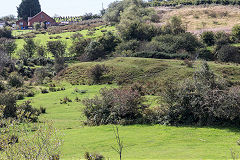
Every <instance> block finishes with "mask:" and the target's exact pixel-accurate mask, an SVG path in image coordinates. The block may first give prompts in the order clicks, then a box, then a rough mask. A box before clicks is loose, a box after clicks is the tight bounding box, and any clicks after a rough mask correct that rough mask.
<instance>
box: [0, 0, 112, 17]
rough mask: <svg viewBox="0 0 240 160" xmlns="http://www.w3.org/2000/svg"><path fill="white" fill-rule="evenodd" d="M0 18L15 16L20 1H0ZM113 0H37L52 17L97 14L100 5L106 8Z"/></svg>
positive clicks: (100, 7)
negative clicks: (55, 15)
mask: <svg viewBox="0 0 240 160" xmlns="http://www.w3.org/2000/svg"><path fill="white" fill-rule="evenodd" d="M1 1H3V2H1V8H0V17H2V16H6V15H9V14H13V15H16V16H17V6H19V4H20V3H21V1H22V0H1ZM114 1H115V0H39V2H40V4H41V7H42V10H43V11H44V12H46V13H47V14H49V15H50V16H53V15H54V14H57V15H60V16H79V15H83V14H84V13H89V12H92V13H99V11H100V10H101V9H102V3H103V5H104V8H106V7H107V6H108V5H109V4H110V3H111V2H114Z"/></svg>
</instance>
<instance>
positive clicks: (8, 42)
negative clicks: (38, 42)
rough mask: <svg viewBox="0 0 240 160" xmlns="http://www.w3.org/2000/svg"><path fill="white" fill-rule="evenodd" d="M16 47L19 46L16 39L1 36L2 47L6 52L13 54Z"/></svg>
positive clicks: (0, 46)
mask: <svg viewBox="0 0 240 160" xmlns="http://www.w3.org/2000/svg"><path fill="white" fill-rule="evenodd" d="M16 48H17V45H16V43H15V40H13V39H7V38H0V49H1V50H3V51H4V52H6V53H8V54H9V55H11V54H12V53H13V52H14V50H15V49H16Z"/></svg>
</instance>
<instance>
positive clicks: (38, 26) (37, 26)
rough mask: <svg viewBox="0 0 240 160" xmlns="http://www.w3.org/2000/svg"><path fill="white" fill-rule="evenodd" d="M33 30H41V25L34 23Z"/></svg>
mask: <svg viewBox="0 0 240 160" xmlns="http://www.w3.org/2000/svg"><path fill="white" fill-rule="evenodd" d="M33 28H35V29H36V30H39V29H40V28H41V24H40V23H38V22H36V23H34V24H33Z"/></svg>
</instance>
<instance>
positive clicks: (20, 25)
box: [16, 19, 27, 29]
mask: <svg viewBox="0 0 240 160" xmlns="http://www.w3.org/2000/svg"><path fill="white" fill-rule="evenodd" d="M16 25H18V26H19V28H20V29H23V28H25V27H27V22H26V21H24V20H23V19H21V20H19V21H17V23H16Z"/></svg>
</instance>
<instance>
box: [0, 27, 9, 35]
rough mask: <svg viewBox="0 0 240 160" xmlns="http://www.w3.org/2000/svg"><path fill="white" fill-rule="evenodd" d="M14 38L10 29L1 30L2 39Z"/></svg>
mask: <svg viewBox="0 0 240 160" xmlns="http://www.w3.org/2000/svg"><path fill="white" fill-rule="evenodd" d="M3 37H4V38H12V30H11V28H9V27H4V28H0V38H3Z"/></svg>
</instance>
